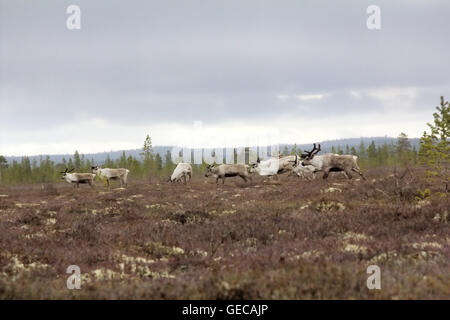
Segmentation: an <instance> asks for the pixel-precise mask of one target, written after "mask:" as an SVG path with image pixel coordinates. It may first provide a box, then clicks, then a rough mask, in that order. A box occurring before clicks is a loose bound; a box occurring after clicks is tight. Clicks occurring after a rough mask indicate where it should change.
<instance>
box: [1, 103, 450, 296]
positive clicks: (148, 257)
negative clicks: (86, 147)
mask: <svg viewBox="0 0 450 320" xmlns="http://www.w3.org/2000/svg"><path fill="white" fill-rule="evenodd" d="M443 104H444V106H445V108H447V109H445V108H444V109H443V111H444V113H441V111H438V112H437V114H438V117H437V118H438V122H435V123H434V124H433V125H432V126H434V127H437V128H441V127H442V126H443V123H444V122H443V121H441V120H440V119H441V117H442V118H443V119H446V120H445V121H446V122H445V126H447V128H448V104H445V103H443ZM446 110H447V111H446ZM445 112H447V113H445ZM445 114H447V116H444V115H445ZM437 130H438V132H440V131H439V130H441V129H437ZM446 132H447V133H445V134H444V136H443V138H444V140H445V144H444V143H443V142H442V138H441V137H440V136H439V135H438V134H436V133H434V135H435V137H436V138H431V139H430V138H429V137H428V135H433V130H432V132H431V133H427V134H426V135H424V138H423V139H422V141H423V144H422V146H423V148H426V149H423V150H422V148H421V151H420V152H419V154H420V157H426V155H427V154H428V152H431V154H435V156H436V159H441V160H433V161H431V159H430V160H429V161H431V162H426V159H424V160H423V161H424V162H423V163H419V162H418V161H417V162H416V161H415V160H414V159H415V156H416V155H415V153H414V152H413V150H411V148H408V143H407V139H406V138H405V136H402V137H400V139H402V140H401V142H398V144H397V146H396V148H395V150H396V151H395V152H393V153H388V154H392V157H394V156H395V157H398V158H396V159H398V161H404V162H401V165H400V164H397V165H395V166H390V165H387V164H384V165H366V164H365V167H364V169H363V170H364V175H365V176H366V177H367V180H362V179H361V178H360V177H358V176H355V177H354V178H353V179H351V180H349V179H347V178H345V177H342V176H338V175H334V176H333V175H330V176H329V177H328V179H327V180H323V179H316V180H314V181H307V180H299V179H298V178H296V177H289V176H288V175H284V176H281V177H280V183H277V184H273V183H272V184H269V183H265V182H264V180H265V179H266V177H262V176H258V175H254V176H253V179H252V181H249V182H244V181H243V180H242V179H240V178H239V177H233V178H227V183H226V184H224V185H222V184H219V185H218V186H216V185H215V184H214V181H213V179H205V178H204V177H203V174H204V173H205V171H204V170H203V171H200V172H201V174H197V175H196V174H195V172H194V174H193V176H192V180H191V181H190V183H189V184H187V185H184V184H170V183H166V179H167V176H169V175H170V174H171V173H172V171H173V168H171V170H169V171H168V172H167V173H166V174H164V175H161V176H158V175H154V176H151V178H152V181H151V183H148V177H149V176H148V175H146V174H142V176H138V175H136V176H135V178H134V179H130V181H129V185H128V188H116V187H112V188H111V189H104V188H96V189H95V190H91V189H90V188H80V189H79V190H77V192H74V191H73V189H72V186H70V185H69V184H67V183H65V182H63V181H61V174H60V173H59V172H58V171H64V170H65V167H61V170H58V171H57V177H56V179H58V180H59V181H60V183H51V182H52V181H53V180H51V179H49V180H47V181H48V183H47V184H44V185H45V186H48V187H45V188H43V187H42V185H41V184H34V183H32V182H34V181H24V182H23V181H22V182H20V179H19V178H18V177H19V175H17V176H16V177H17V180H4V181H3V182H2V184H0V246H1V250H0V299H45V298H48V299H141V298H142V299H355V298H359V299H439V298H440V299H448V297H449V296H450V277H449V274H450V235H449V207H450V201H449V197H448V194H449V193H448V188H447V186H446V184H445V183H443V182H444V179H443V177H445V176H443V175H444V174H446V173H448V167H445V166H446V165H447V166H448V162H445V161H448V131H446ZM443 146H444V147H443ZM409 147H410V146H409ZM369 148H370V146H369ZM364 150H365V151H366V149H364ZM374 150H375V151H376V150H377V149H376V148H370V149H369V151H370V154H372V155H373V154H378V153H373V152H374ZM430 150H432V151H430ZM425 151H426V152H425ZM442 151H443V152H447V154H445V155H442V154H439V152H442ZM300 153H301V152H297V154H300ZM155 158H156V157H155ZM155 158H154V159H155ZM149 159H150V158H149ZM373 159H375V158H373ZM442 159H443V160H442ZM446 159H447V160H446ZM79 160H80V161H79V162H78V161H77V162H78V163H77V165H78V166H80V167H79V168H81V166H82V165H85V166H87V167H86V170H79V169H76V171H77V172H90V167H91V165H92V163H89V164H88V165H87V161H84V160H82V157H80V158H79ZM123 160H124V161H126V160H127V159H126V158H125V159H123ZM132 160H133V159H132ZM136 161H137V160H136ZM73 162H75V161H73ZM83 162H84V164H83ZM132 162H133V161H131V163H132ZM437 162H439V165H438V166H437V165H436V164H435V163H437ZM0 163H1V161H0ZM399 163H400V162H399ZM73 164H74V167H75V163H73ZM358 164H360V165H361V163H360V156H359V155H358ZM117 165H118V166H120V167H124V168H128V169H130V175H131V174H133V169H132V168H131V167H128V166H126V165H124V164H123V163H121V164H119V163H118V164H117ZM148 165H149V167H151V161H150V162H148ZM20 166H21V164H20V163H16V164H12V165H9V166H8V167H6V165H4V166H2V174H3V178H4V179H6V177H9V178H8V179H10V177H11V176H10V175H11V173H12V172H14V173H15V174H17V173H18V172H21V171H19V170H18V169H17V168H18V167H20ZM55 166H58V165H55V164H51V163H49V162H48V161H47V162H46V161H45V160H44V161H43V163H42V164H41V165H39V166H37V165H36V166H34V167H33V166H30V167H29V170H28V169H27V171H26V172H27V174H34V175H36V177H40V178H43V177H46V174H45V172H46V170H49V172H50V171H51V170H53V169H54V168H55ZM105 166H108V167H112V166H111V165H105ZM361 166H362V165H361ZM68 167H70V166H68ZM13 168H14V170H12V169H13ZM58 168H59V167H58ZM136 168H137V167H136ZM193 169H194V166H193ZM41 170H42V171H41ZM142 170H143V169H142ZM161 170H164V166H163V167H162V168H161ZM195 170H199V168H197V169H194V171H195ZM446 170H447V171H446ZM430 171H432V173H430ZM317 175H319V176H320V175H322V173H317ZM13 176H14V175H13ZM36 179H37V178H36ZM18 181H19V182H20V183H18ZM37 181H39V182H42V180H36V181H35V182H37ZM447 181H448V180H447ZM374 264H375V265H378V266H379V267H380V269H381V290H369V289H368V288H367V287H366V280H367V277H368V276H369V275H368V274H367V273H366V270H367V267H368V266H370V265H374ZM70 265H77V266H79V267H80V269H81V288H80V290H69V289H67V287H66V281H67V278H68V277H69V274H67V273H66V270H67V267H68V266H70Z"/></svg>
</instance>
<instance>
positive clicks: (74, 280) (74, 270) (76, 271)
mask: <svg viewBox="0 0 450 320" xmlns="http://www.w3.org/2000/svg"><path fill="white" fill-rule="evenodd" d="M66 273H69V274H71V275H70V276H69V277H68V278H67V281H66V285H67V289H69V290H73V289H80V288H81V270H80V267H79V266H77V265H70V266H68V267H67V270H66Z"/></svg>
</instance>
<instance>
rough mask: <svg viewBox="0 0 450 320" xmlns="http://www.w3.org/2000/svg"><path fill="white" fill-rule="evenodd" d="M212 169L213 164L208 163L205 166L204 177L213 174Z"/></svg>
mask: <svg viewBox="0 0 450 320" xmlns="http://www.w3.org/2000/svg"><path fill="white" fill-rule="evenodd" d="M213 169H214V165H213V164H210V165H208V166H207V167H206V173H205V177H209V176H210V175H212V174H213Z"/></svg>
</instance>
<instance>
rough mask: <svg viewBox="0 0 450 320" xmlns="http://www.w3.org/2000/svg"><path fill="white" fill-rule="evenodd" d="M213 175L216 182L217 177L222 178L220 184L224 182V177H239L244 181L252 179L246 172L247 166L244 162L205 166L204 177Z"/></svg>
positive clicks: (217, 181)
mask: <svg viewBox="0 0 450 320" xmlns="http://www.w3.org/2000/svg"><path fill="white" fill-rule="evenodd" d="M211 175H212V176H214V177H215V178H216V184H218V183H219V179H222V184H225V177H237V176H239V177H241V178H242V179H243V180H244V181H245V182H247V179H250V180H251V179H252V178H251V177H250V176H249V174H248V166H246V165H245V164H221V165H219V166H214V165H209V166H208V167H207V168H206V173H205V177H209V176H211Z"/></svg>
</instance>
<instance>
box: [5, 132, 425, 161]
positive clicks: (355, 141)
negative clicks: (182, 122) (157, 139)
mask: <svg viewBox="0 0 450 320" xmlns="http://www.w3.org/2000/svg"><path fill="white" fill-rule="evenodd" d="M396 140H397V138H392V137H369V138H366V137H361V138H349V139H337V140H326V141H317V142H318V143H320V144H321V148H322V151H323V152H330V151H331V148H332V147H333V146H334V147H336V148H337V147H339V146H340V147H341V149H342V150H345V146H346V145H348V146H349V147H350V148H351V147H355V148H356V149H357V148H358V147H359V145H360V143H361V141H363V142H364V145H365V147H366V148H367V147H368V146H369V144H370V143H371V142H372V141H374V142H375V145H377V146H379V145H383V144H384V143H388V144H391V143H393V144H395V142H396ZM409 141H410V142H411V146H416V149H417V150H418V149H419V139H418V138H412V139H409ZM285 146H287V147H288V149H289V150H290V149H292V148H293V147H294V145H293V144H280V151H283V149H284V147H285ZM172 148H173V146H155V147H153V150H154V152H155V153H159V154H160V155H161V157H162V158H163V159H164V155H165V154H166V153H167V151H168V150H172ZM297 148H300V149H301V150H306V149H307V150H310V149H312V143H308V144H299V145H297ZM123 151H125V154H126V156H127V157H128V156H129V155H131V156H133V157H135V158H137V159H140V158H141V156H140V153H141V152H142V150H141V149H131V150H118V151H107V152H98V153H88V154H84V157H85V159H89V160H94V163H97V164H102V163H103V162H104V161H105V160H106V158H107V156H108V155H109V157H110V158H111V159H112V160H116V159H118V158H120V156H121V155H122V152H123ZM46 156H47V155H34V156H29V158H30V160H33V159H36V160H37V161H38V162H39V159H40V158H41V157H42V158H45V157H46ZM49 156H50V160H52V161H54V162H56V163H59V162H62V159H63V158H65V159H66V160H68V159H69V158H71V157H73V154H54V155H49ZM21 158H22V157H14V156H11V157H6V160H7V161H8V162H12V161H13V160H18V161H20V159H21Z"/></svg>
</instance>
